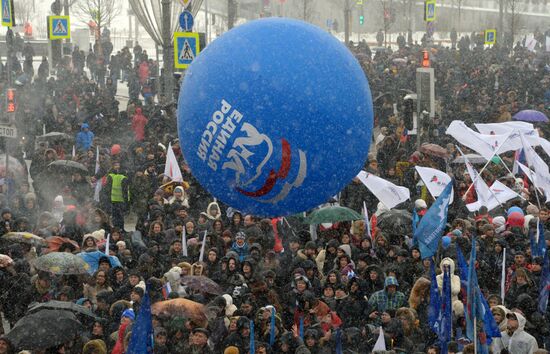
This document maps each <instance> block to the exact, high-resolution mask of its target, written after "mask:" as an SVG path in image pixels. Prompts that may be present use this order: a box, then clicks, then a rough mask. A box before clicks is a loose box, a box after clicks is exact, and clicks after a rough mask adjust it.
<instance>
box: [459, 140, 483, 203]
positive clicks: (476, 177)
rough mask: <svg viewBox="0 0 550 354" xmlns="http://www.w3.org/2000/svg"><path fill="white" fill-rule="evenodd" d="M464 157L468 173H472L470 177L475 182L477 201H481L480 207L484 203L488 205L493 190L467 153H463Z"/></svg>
mask: <svg viewBox="0 0 550 354" xmlns="http://www.w3.org/2000/svg"><path fill="white" fill-rule="evenodd" d="M460 153H461V154H462V151H460ZM462 157H463V158H464V164H465V165H466V168H467V170H468V174H469V175H470V179H471V180H472V183H473V184H474V188H475V190H476V194H477V201H478V202H479V203H480V207H481V206H482V205H485V206H487V200H489V196H490V195H491V191H490V190H489V187H488V186H487V183H485V181H484V180H483V178H481V176H480V175H479V173H477V171H476V169H475V168H474V166H473V165H472V163H471V162H470V160H468V158H467V157H466V156H465V155H462ZM472 204H474V203H472ZM478 209H479V208H478ZM476 210H477V209H476Z"/></svg>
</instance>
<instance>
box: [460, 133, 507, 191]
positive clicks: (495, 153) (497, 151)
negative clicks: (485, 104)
mask: <svg viewBox="0 0 550 354" xmlns="http://www.w3.org/2000/svg"><path fill="white" fill-rule="evenodd" d="M511 135H512V133H510V134H509V135H508V136H507V137H506V139H504V141H503V142H502V144H500V146H499V147H498V149H497V150H496V151H495V152H493V155H492V156H491V158H490V159H488V160H487V163H485V166H483V168H482V169H481V171H479V172H478V176H480V175H481V174H482V173H483V171H485V169H486V168H487V166H489V163H490V162H491V159H492V158H493V157H494V156H497V155H498V153H499V151H500V149H501V148H502V147H503V146H504V144H505V143H506V142H507V141H508V139H510V136H511ZM455 146H456V147H457V148H458V145H456V144H455ZM459 150H460V149H459ZM476 180H477V178H476ZM475 182H476V181H475V180H473V181H472V185H471V186H470V187H469V188H468V189H467V190H466V193H464V195H466V194H468V192H469V191H470V189H472V186H473V185H474V183H475Z"/></svg>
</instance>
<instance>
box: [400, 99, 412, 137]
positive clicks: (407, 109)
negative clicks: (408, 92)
mask: <svg viewBox="0 0 550 354" xmlns="http://www.w3.org/2000/svg"><path fill="white" fill-rule="evenodd" d="M413 117H414V101H413V100H412V99H410V98H408V99H405V101H404V103H403V121H404V123H405V128H407V130H413V128H414V121H413Z"/></svg>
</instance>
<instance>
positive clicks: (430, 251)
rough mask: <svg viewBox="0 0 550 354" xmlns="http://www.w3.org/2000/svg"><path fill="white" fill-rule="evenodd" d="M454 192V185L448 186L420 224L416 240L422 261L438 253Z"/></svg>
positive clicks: (415, 236)
mask: <svg viewBox="0 0 550 354" xmlns="http://www.w3.org/2000/svg"><path fill="white" fill-rule="evenodd" d="M452 190H453V183H449V184H447V186H446V187H445V189H444V190H443V192H441V194H440V195H439V197H437V200H436V201H435V203H433V204H432V206H431V207H430V209H428V211H427V212H426V214H425V215H424V216H423V217H422V220H420V222H419V223H418V227H417V228H416V232H415V234H414V238H415V239H416V240H417V241H418V243H419V245H420V254H421V255H422V259H425V258H430V257H432V256H433V255H434V254H435V252H436V251H437V246H438V245H439V240H440V239H441V236H443V231H444V230H445V226H446V225H447V212H448V210H449V202H450V200H451V193H452Z"/></svg>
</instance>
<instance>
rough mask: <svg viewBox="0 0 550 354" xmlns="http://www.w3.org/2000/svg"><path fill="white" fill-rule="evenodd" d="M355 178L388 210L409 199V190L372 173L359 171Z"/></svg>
mask: <svg viewBox="0 0 550 354" xmlns="http://www.w3.org/2000/svg"><path fill="white" fill-rule="evenodd" d="M357 177H358V178H359V180H360V181H361V182H362V183H363V184H364V185H365V186H366V187H367V188H368V189H369V190H370V191H371V192H372V194H374V195H375V196H376V198H378V200H380V201H381V202H382V203H383V204H384V205H385V206H387V207H388V208H389V209H391V208H393V207H395V206H396V205H398V204H401V203H403V202H404V201H406V200H409V199H410V197H411V192H410V191H409V188H406V187H401V186H397V185H395V184H393V183H391V182H389V181H386V180H385V179H383V178H380V177H378V176H375V175H373V174H372V173H368V172H365V171H361V172H359V174H358V175H357Z"/></svg>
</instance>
